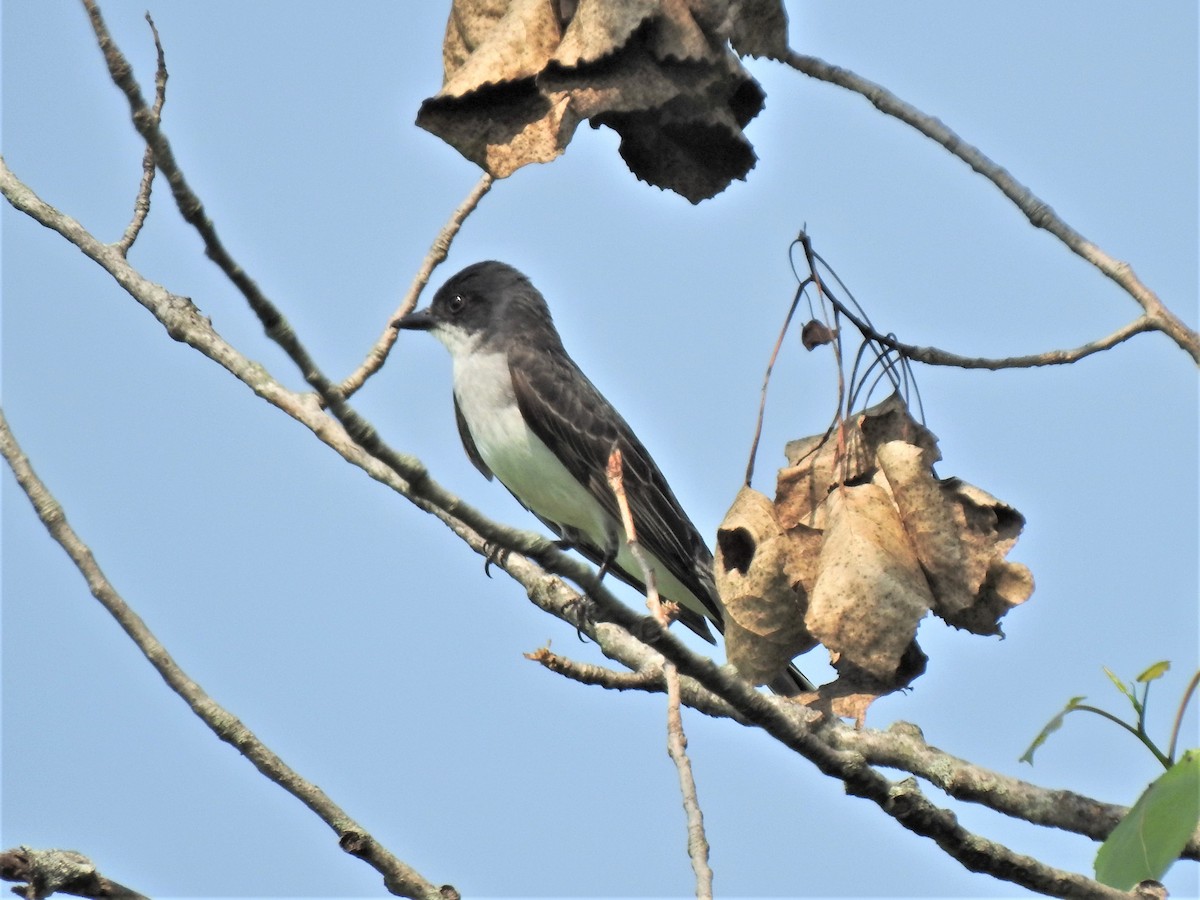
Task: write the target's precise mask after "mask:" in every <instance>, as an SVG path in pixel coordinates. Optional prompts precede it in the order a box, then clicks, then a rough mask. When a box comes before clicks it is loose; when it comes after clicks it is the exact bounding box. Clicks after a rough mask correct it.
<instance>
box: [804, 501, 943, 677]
mask: <svg viewBox="0 0 1200 900" xmlns="http://www.w3.org/2000/svg"><path fill="white" fill-rule="evenodd" d="M826 505H827V506H828V521H829V525H828V528H827V529H826V531H825V542H824V545H823V546H822V548H821V555H820V561H819V572H818V574H817V581H816V584H815V585H814V586H813V591H812V595H811V596H810V597H809V604H808V614H807V616H806V617H805V622H806V623H807V625H808V628H809V630H810V631H811V632H812V633H813V634H814V635H815V636H816V637H817V638H818V639H819V640H820V641H821V643H822V644H824V645H825V647H826V648H828V649H829V651H830V653H831V655H833V656H834V665H835V667H836V668H838V670H839V672H840V671H842V666H843V665H844V664H849V665H851V666H853V667H854V668H855V669H861V670H862V671H864V672H865V673H867V675H869V676H870V677H871V678H873V679H876V680H878V681H880V682H882V683H884V684H891V683H893V680H894V679H895V678H896V675H897V673H898V672H899V671H900V669H901V660H902V659H903V657H904V654H905V653H906V651H907V650H908V648H909V646H910V645H911V644H912V643H913V640H914V638H915V636H916V633H917V623H918V622H920V620H921V618H922V617H923V616H924V615H925V613H926V612H927V611H928V610H929V608H930V606H931V605H932V603H933V597H932V595H931V594H930V592H929V586H928V584H927V583H926V580H925V575H924V573H923V572H922V571H921V566H920V563H919V562H918V561H917V556H916V553H915V551H914V550H913V548H912V545H911V543H910V542H909V540H908V536H907V535H906V534H905V532H904V526H903V524H902V523H901V521H900V516H899V513H898V512H897V511H896V507H895V506H894V505H893V503H892V501H891V498H890V497H889V496H888V494H887V492H886V491H885V490H883V489H882V488H881V487H879V486H878V485H876V484H861V485H857V486H854V487H840V488H838V489H837V490H835V491H834V492H833V493H832V494H830V496H829V499H828V501H826Z"/></svg>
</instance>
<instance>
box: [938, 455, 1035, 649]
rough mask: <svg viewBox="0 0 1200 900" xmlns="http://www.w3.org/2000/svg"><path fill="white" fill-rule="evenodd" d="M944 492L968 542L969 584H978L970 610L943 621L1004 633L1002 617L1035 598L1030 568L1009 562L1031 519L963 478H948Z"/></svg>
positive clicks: (963, 538)
mask: <svg viewBox="0 0 1200 900" xmlns="http://www.w3.org/2000/svg"><path fill="white" fill-rule="evenodd" d="M940 487H941V489H942V492H943V495H944V496H945V497H946V498H947V499H948V501H949V505H950V510H951V513H952V515H953V517H954V522H955V524H956V525H957V526H958V529H959V535H960V537H961V539H962V542H963V547H964V557H965V560H966V567H967V572H968V573H969V578H970V581H969V582H968V583H969V584H971V585H975V584H978V587H977V588H976V589H975V595H974V597H973V603H972V605H971V606H970V607H969V608H967V609H964V610H962V611H961V612H958V613H955V614H946V615H943V616H942V618H944V619H945V620H946V621H947V622H949V623H950V624H951V625H954V626H955V627H957V628H965V629H966V630H967V631H971V632H974V633H975V634H1003V632H1002V631H1001V629H1000V622H999V620H1000V619H1001V617H1003V616H1004V614H1005V613H1007V612H1008V611H1009V610H1010V609H1012V608H1013V607H1014V606H1018V605H1020V604H1022V603H1024V602H1025V601H1026V600H1028V599H1029V597H1030V595H1031V594H1033V573H1032V572H1030V571H1029V567H1028V566H1025V565H1023V564H1021V563H1017V562H1011V561H1009V560H1007V559H1005V557H1006V556H1007V555H1008V552H1009V551H1010V550H1011V549H1012V548H1013V546H1014V545H1015V544H1016V543H1017V538H1018V537H1019V536H1020V534H1021V529H1022V528H1024V527H1025V517H1024V516H1023V515H1021V514H1020V513H1019V512H1017V511H1016V510H1015V509H1013V508H1012V507H1011V506H1009V505H1008V504H1007V503H1004V502H1003V501H1001V500H997V499H996V498H995V497H993V496H992V495H991V494H989V493H988V492H987V491H985V490H982V489H981V488H977V487H975V486H974V485H971V484H967V483H966V482H965V481H962V480H961V479H958V478H947V479H945V480H944V481H942V482H941V483H940ZM981 573H982V574H981ZM975 578H978V579H979V580H978V582H976V581H975Z"/></svg>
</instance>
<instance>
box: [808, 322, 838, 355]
mask: <svg viewBox="0 0 1200 900" xmlns="http://www.w3.org/2000/svg"><path fill="white" fill-rule="evenodd" d="M835 337H837V329H836V328H830V327H829V326H828V325H826V324H825V323H824V322H822V321H821V320H820V319H809V320H808V321H807V322H805V323H804V327H803V328H801V329H800V344H801V346H803V347H804V349H805V350H815V349H816V348H817V347H823V346H824V345H825V344H830V343H833V339H834V338H835Z"/></svg>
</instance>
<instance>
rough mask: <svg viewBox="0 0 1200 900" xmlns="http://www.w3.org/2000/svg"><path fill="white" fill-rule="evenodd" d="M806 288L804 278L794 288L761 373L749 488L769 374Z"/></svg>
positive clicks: (751, 447) (806, 283)
mask: <svg viewBox="0 0 1200 900" xmlns="http://www.w3.org/2000/svg"><path fill="white" fill-rule="evenodd" d="M807 286H808V279H807V278H806V279H804V280H803V281H801V282H800V286H799V287H797V288H796V294H795V296H794V297H793V298H792V305H791V306H789V307H788V311H787V315H786V316H784V318H783V326H782V327H781V328H780V329H779V337H777V338H775V346H774V347H772V348H771V358H770V359H768V360H767V371H766V372H764V373H763V383H762V393H761V394H760V395H759V398H758V418H757V419H755V420H754V439H753V440H752V441H751V442H750V458H749V459H748V460H747V461H746V479H745V481H744V482H743V483H744V484H745V485H746V487H749V486H750V482H751V481H753V480H754V462H755V459H756V458H757V457H758V442H759V440H760V439H761V438H762V428H763V418H764V417H765V415H766V410H767V388H768V387H769V386H770V384H771V373H772V372H773V371H774V370H775V360H776V359H778V358H779V350H780V348H781V347H782V346H783V339H784V337H786V336H787V331H788V328H789V327H790V326H791V324H792V317H793V316H794V315H795V314H796V307H797V306H799V305H800V298H801V297H802V296H803V295H804V288H805V287H807Z"/></svg>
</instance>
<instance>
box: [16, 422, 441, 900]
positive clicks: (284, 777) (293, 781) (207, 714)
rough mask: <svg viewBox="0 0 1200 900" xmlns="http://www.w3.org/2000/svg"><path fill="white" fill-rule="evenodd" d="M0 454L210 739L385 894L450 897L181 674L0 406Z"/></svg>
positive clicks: (106, 603) (100, 596) (45, 520)
mask: <svg viewBox="0 0 1200 900" xmlns="http://www.w3.org/2000/svg"><path fill="white" fill-rule="evenodd" d="M0 454H3V456H4V458H5V460H7V462H8V464H9V467H10V468H11V469H12V471H13V475H15V476H16V479H17V484H19V485H20V486H21V489H22V490H23V491H24V492H25V495H26V496H27V497H28V498H29V502H30V503H32V504H33V508H34V510H35V511H36V512H37V515H38V518H40V519H41V520H42V524H43V525H45V526H46V530H47V531H49V532H50V536H51V537H52V538H54V540H55V541H57V542H58V544H59V546H61V547H62V548H63V550H65V551H66V553H67V556H69V557H70V558H71V562H73V563H74V564H75V567H76V568H77V569H78V570H79V573H80V574H81V575H82V576H83V577H84V580H85V581H86V582H87V585H88V588H89V589H90V590H91V592H92V596H94V597H95V598H96V599H97V600H99V601H100V604H101V605H102V606H103V607H104V608H105V609H106V610H107V611H108V613H109V614H110V615H111V616H112V617H113V618H114V619H116V620H117V624H118V625H120V626H121V628H122V629H124V631H125V633H126V634H127V635H129V637H130V639H132V640H133V642H134V643H135V644H136V645H137V647H138V649H139V650H141V651H142V654H143V655H144V656H145V657H146V659H147V660H149V661H150V664H151V665H152V666H154V668H155V670H156V671H157V672H158V674H159V675H161V676H162V679H163V680H164V681H165V682H166V683H167V684H168V685H169V686H170V688H171V690H173V691H174V692H175V693H176V694H178V695H179V696H180V697H181V698H182V699H183V701H184V702H185V703H186V704H187V705H188V707H189V708H190V709H191V710H192V712H194V713H195V714H196V715H197V716H199V717H200V719H201V720H203V722H204V724H205V725H207V726H208V727H209V729H211V730H212V732H213V733H214V734H215V735H216V736H217V737H219V738H220V739H221V740H223V741H225V742H226V743H227V744H230V745H231V746H233V747H234V749H236V750H237V751H238V752H239V753H241V754H242V755H243V756H244V757H246V759H247V760H249V761H250V763H251V764H252V765H253V766H254V767H255V768H256V769H258V771H259V772H261V773H262V774H263V775H265V776H266V777H267V778H269V779H270V780H271V781H273V782H275V783H276V784H278V785H279V786H280V787H282V788H283V789H284V790H285V791H287V792H288V793H289V794H291V795H292V796H293V797H295V798H296V799H298V800H299V801H300V802H301V803H303V804H304V805H305V806H307V807H308V808H309V809H311V810H312V811H313V812H314V813H316V814H317V816H319V817H320V818H321V820H322V821H323V822H325V824H327V825H328V826H329V827H330V828H332V829H333V831H334V832H335V833H336V834H337V836H338V843H339V844H340V845H341V847H342V848H343V849H344V850H346V851H347V852H348V853H352V854H353V855H355V856H357V857H359V858H361V859H363V860H365V861H366V862H367V863H368V864H370V865H371V866H372V867H374V868H375V869H376V870H377V871H378V872H379V873H380V874H381V875H383V877H384V883H385V885H386V886H387V888H388V890H389V891H391V892H392V893H394V894H396V895H398V896H402V897H413V898H425V900H447V898H457V897H458V892H457V891H455V890H454V888H452V887H449V886H448V885H447V886H445V887H443V888H438V887H437V886H435V885H434V884H432V883H431V882H429V881H427V880H426V879H425V878H423V877H422V876H421V875H420V873H418V872H417V871H416V870H415V869H413V868H412V867H410V866H409V865H407V864H406V863H404V862H402V861H401V860H400V859H398V858H397V857H396V856H394V855H393V854H392V853H390V852H389V851H388V850H386V849H385V848H384V847H382V846H381V845H380V844H379V843H378V842H376V841H375V839H374V838H373V837H371V836H370V835H369V834H368V833H367V832H366V831H365V830H364V829H363V828H362V827H361V826H360V825H359V824H358V823H356V822H355V821H354V820H353V819H351V818H350V817H349V816H348V815H347V814H346V812H345V811H344V810H343V809H341V807H339V806H338V805H337V804H336V803H334V802H333V801H332V800H331V799H330V798H329V797H328V796H327V795H326V794H325V792H324V791H322V790H321V789H320V788H319V787H317V786H316V785H315V784H312V783H311V782H309V781H306V780H305V779H303V778H301V777H300V775H299V774H297V773H296V772H295V771H294V770H293V769H292V768H290V767H289V766H288V765H287V764H286V763H285V762H284V761H283V760H282V759H280V758H279V756H278V755H277V754H276V753H274V752H273V751H272V750H271V749H270V748H268V747H267V746H266V745H265V744H263V743H262V741H260V740H259V739H258V738H257V737H255V735H254V733H253V732H251V731H250V729H249V728H247V727H246V726H245V725H243V724H242V722H241V721H240V720H238V719H237V717H235V716H234V715H233V714H232V713H230V712H229V711H228V710H226V709H224V708H223V707H222V706H220V705H219V704H218V703H217V702H216V701H215V700H213V699H212V698H211V697H210V696H209V695H208V694H206V693H205V692H204V689H203V688H201V687H200V685H198V684H197V683H196V682H195V681H193V680H192V679H191V678H190V677H188V675H187V673H185V672H184V671H183V670H182V669H181V668H180V667H179V666H178V665H177V664H176V662H175V660H174V659H172V658H171V655H170V654H169V653H168V652H167V650H166V648H165V647H164V646H163V645H162V644H161V643H160V642H159V640H158V639H157V638H156V637H155V636H154V634H153V633H152V632H151V631H150V629H149V628H148V627H147V626H146V623H145V622H144V621H142V618H141V616H139V615H138V614H137V613H136V612H134V610H133V609H132V608H131V607H130V606H129V604H127V603H126V602H125V600H124V598H122V597H121V595H120V594H119V593H118V592H117V590H116V588H115V587H113V585H112V583H111V582H110V581H109V580H108V578H107V577H106V576H105V574H104V572H103V571H102V570H101V568H100V566H99V564H98V563H97V562H96V559H95V557H94V556H93V555H92V551H91V550H90V549H89V548H88V546H87V544H85V543H84V542H83V541H82V540H81V539H80V538H79V535H77V534H76V533H75V530H74V529H73V528H71V526H70V524H69V523H68V522H67V517H66V514H65V513H64V512H63V508H62V506H61V505H59V503H58V501H57V500H55V499H54V497H53V496H52V495H51V493H50V491H49V490H48V489H47V488H46V485H45V484H44V483H43V482H42V481H41V479H40V478H38V476H37V474H36V473H35V472H34V471H33V467H32V466H31V465H30V464H29V460H28V458H27V457H26V456H25V454H24V453H22V452H21V448H20V446H19V445H18V444H17V440H16V438H15V437H14V436H13V433H12V431H11V430H10V429H9V427H8V421H7V419H6V418H5V416H4V412H3V410H0Z"/></svg>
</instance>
